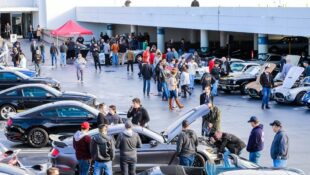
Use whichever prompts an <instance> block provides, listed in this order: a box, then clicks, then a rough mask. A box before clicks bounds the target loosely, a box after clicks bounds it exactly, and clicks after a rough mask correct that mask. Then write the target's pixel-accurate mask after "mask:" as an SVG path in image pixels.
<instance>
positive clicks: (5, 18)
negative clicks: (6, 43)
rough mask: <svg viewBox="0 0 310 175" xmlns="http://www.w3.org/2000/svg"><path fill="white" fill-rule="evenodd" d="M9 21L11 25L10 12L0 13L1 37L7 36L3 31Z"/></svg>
mask: <svg viewBox="0 0 310 175" xmlns="http://www.w3.org/2000/svg"><path fill="white" fill-rule="evenodd" d="M7 23H9V24H10V25H11V15H10V13H1V15H0V35H1V36H2V37H3V38H7V37H8V36H7V35H6V33H5V25H6V24H7Z"/></svg>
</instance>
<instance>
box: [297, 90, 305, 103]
mask: <svg viewBox="0 0 310 175" xmlns="http://www.w3.org/2000/svg"><path fill="white" fill-rule="evenodd" d="M305 93H306V92H299V93H298V94H297V95H296V98H295V104H297V105H303V102H302V97H303V96H304V95H305Z"/></svg>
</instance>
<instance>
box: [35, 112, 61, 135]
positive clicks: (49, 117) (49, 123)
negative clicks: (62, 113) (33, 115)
mask: <svg viewBox="0 0 310 175" xmlns="http://www.w3.org/2000/svg"><path fill="white" fill-rule="evenodd" d="M38 115H39V117H40V118H44V119H45V120H44V123H43V125H44V126H45V127H46V128H48V129H49V134H56V133H58V132H59V127H58V126H57V125H58V124H57V119H58V113H57V111H56V109H55V108H47V109H43V110H41V111H39V112H38Z"/></svg>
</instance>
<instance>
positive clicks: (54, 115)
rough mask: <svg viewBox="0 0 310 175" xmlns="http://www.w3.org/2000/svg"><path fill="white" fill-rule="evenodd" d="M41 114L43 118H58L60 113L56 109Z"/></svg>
mask: <svg viewBox="0 0 310 175" xmlns="http://www.w3.org/2000/svg"><path fill="white" fill-rule="evenodd" d="M40 114H41V116H42V117H58V113H57V111H56V110H55V109H49V110H46V111H42V112H41V113H40Z"/></svg>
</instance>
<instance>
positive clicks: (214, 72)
mask: <svg viewBox="0 0 310 175" xmlns="http://www.w3.org/2000/svg"><path fill="white" fill-rule="evenodd" d="M211 75H212V80H213V81H215V80H219V79H220V71H219V68H217V67H213V69H212V70H211Z"/></svg>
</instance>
